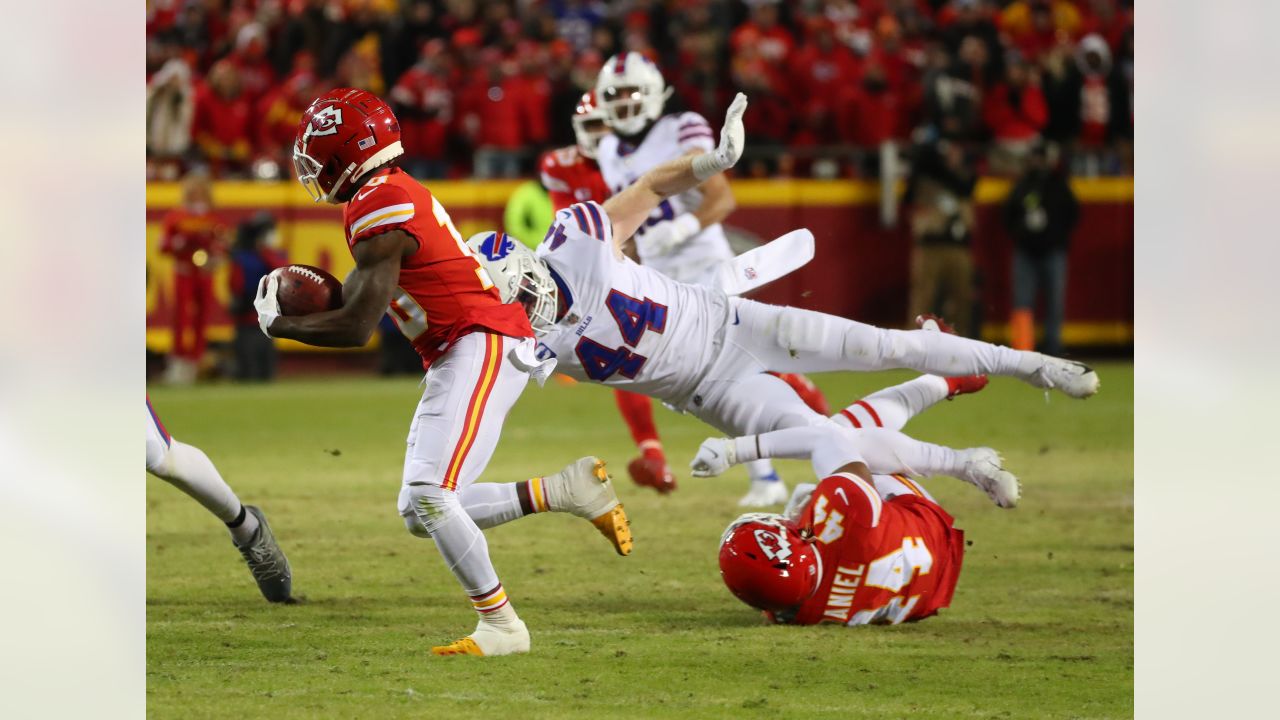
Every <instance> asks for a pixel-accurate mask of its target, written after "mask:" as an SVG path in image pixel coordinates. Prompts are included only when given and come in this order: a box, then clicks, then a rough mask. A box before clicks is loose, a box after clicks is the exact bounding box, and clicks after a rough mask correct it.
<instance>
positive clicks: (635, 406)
mask: <svg viewBox="0 0 1280 720" xmlns="http://www.w3.org/2000/svg"><path fill="white" fill-rule="evenodd" d="M613 398H614V400H616V401H617V403H618V411H619V412H621V413H622V419H623V420H625V421H626V423H627V428H628V429H629V430H631V439H632V440H634V441H635V443H636V447H638V448H640V449H641V451H643V452H644V454H645V455H646V456H649V455H651V454H652V453H654V452H655V451H656V454H657V456H658V457H659V458H661V457H662V443H661V442H659V440H658V427H657V426H656V425H654V424H653V401H652V400H650V399H649V398H648V397H646V396H644V395H640V394H639V393H633V392H627V391H626V390H614V391H613Z"/></svg>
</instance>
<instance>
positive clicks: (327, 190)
mask: <svg viewBox="0 0 1280 720" xmlns="http://www.w3.org/2000/svg"><path fill="white" fill-rule="evenodd" d="M402 154H404V148H403V147H402V146H401V144H400V123H399V121H397V120H396V116H395V114H394V113H392V112H391V108H390V107H389V106H388V105H387V104H386V103H385V102H383V101H382V100H380V99H379V98H378V97H376V96H375V95H373V94H372V93H368V92H365V91H364V90H353V89H351V88H337V89H335V90H330V91H329V92H327V93H325V94H324V95H321V96H320V97H318V98H316V99H315V100H314V101H312V103H311V105H310V106H309V107H308V108H307V109H306V111H305V112H303V113H302V121H301V122H300V123H299V125H298V132H297V135H296V137H295V139H294V142H293V170H294V175H295V176H296V177H297V178H298V182H299V183H301V184H302V187H303V188H304V189H306V191H307V194H308V195H310V196H311V199H312V200H314V201H315V202H320V201H322V200H323V201H324V202H330V203H337V202H342V201H343V200H344V199H345V198H346V197H347V196H349V195H350V193H351V192H352V191H353V190H354V189H355V183H356V182H357V181H359V180H360V179H361V178H362V177H364V176H365V175H367V174H369V173H370V172H371V171H373V170H375V169H376V168H378V167H381V166H382V165H385V164H387V163H388V162H390V161H391V160H393V159H395V158H396V157H398V156H400V155H402Z"/></svg>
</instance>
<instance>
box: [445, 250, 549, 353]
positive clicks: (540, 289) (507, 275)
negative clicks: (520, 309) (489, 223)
mask: <svg viewBox="0 0 1280 720" xmlns="http://www.w3.org/2000/svg"><path fill="white" fill-rule="evenodd" d="M467 246H468V247H470V248H471V250H472V252H474V253H475V255H476V259H477V260H479V261H480V265H482V266H483V267H484V269H485V270H486V271H487V272H488V273H489V277H490V278H492V279H493V284H494V285H495V286H497V288H498V293H499V294H500V295H501V296H502V302H504V303H509V302H519V303H520V304H521V305H523V306H524V310H525V312H526V313H528V315H529V325H530V326H532V327H533V331H534V333H536V334H538V335H544V334H546V332H547V331H548V330H550V329H551V328H552V327H553V326H554V325H555V324H556V311H557V310H558V309H559V291H558V289H557V288H556V283H555V281H554V280H552V279H551V271H549V270H547V266H546V264H545V263H543V262H542V260H540V259H538V257H537V256H536V255H534V254H533V251H532V250H530V249H529V248H527V247H525V245H524V244H523V243H521V242H520V241H519V240H516V239H515V238H513V237H511V236H510V235H508V234H506V233H504V232H495V231H492V230H490V231H488V232H482V233H478V234H476V235H472V236H471V237H470V238H468V239H467Z"/></svg>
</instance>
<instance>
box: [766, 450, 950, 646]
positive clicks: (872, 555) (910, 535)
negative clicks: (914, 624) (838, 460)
mask: <svg viewBox="0 0 1280 720" xmlns="http://www.w3.org/2000/svg"><path fill="white" fill-rule="evenodd" d="M952 522H953V520H952V518H951V516H950V515H948V514H947V512H946V511H945V510H943V509H942V508H941V507H939V506H938V505H937V504H936V503H934V502H932V501H930V500H928V499H926V498H924V497H923V496H916V495H899V496H897V497H895V498H893V499H892V500H889V501H887V502H886V501H882V500H881V499H880V496H879V495H878V494H877V493H876V490H875V488H873V487H871V485H869V484H868V483H866V482H864V481H863V480H862V479H860V478H858V477H856V476H854V475H850V474H846V473H838V474H836V475H833V476H831V477H829V478H826V479H825V480H823V481H822V482H820V483H818V487H817V488H816V489H815V490H814V492H813V496H812V497H810V498H809V501H808V503H806V504H805V506H804V507H803V508H802V509H801V514H800V517H799V520H798V521H797V525H798V526H799V527H800V528H810V529H812V532H813V540H814V545H815V546H816V547H817V550H818V555H819V556H820V557H821V558H822V579H821V580H820V581H819V584H818V590H817V592H815V593H814V594H813V596H812V597H810V598H809V599H808V600H806V601H805V602H804V604H802V605H801V606H800V607H799V609H797V610H796V611H794V612H793V613H777V614H775V615H773V616H772V619H773V620H774V621H775V622H780V623H790V624H796V625H816V624H818V623H840V624H842V625H868V624H876V625H896V624H898V623H901V622H909V621H912V620H920V619H922V618H926V617H929V616H930V615H933V614H935V613H937V612H938V610H939V609H940V608H944V607H947V606H948V605H950V604H951V595H952V593H953V592H954V591H955V587H956V581H957V580H958V579H959V577H960V564H961V560H962V559H963V557H964V533H963V532H962V531H960V530H957V529H955V528H954V527H952Z"/></svg>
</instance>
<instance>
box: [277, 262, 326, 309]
mask: <svg viewBox="0 0 1280 720" xmlns="http://www.w3.org/2000/svg"><path fill="white" fill-rule="evenodd" d="M271 274H272V275H275V276H276V278H277V280H276V302H278V303H280V314H281V315H286V316H288V315H311V314H313V313H318V312H325V311H328V310H337V309H338V308H340V307H342V281H340V280H338V278H336V277H334V276H332V275H330V274H329V273H327V272H325V271H324V270H321V269H320V268H318V267H312V266H310V265H286V266H284V267H282V268H277V269H276V270H274V271H272V273H271Z"/></svg>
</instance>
